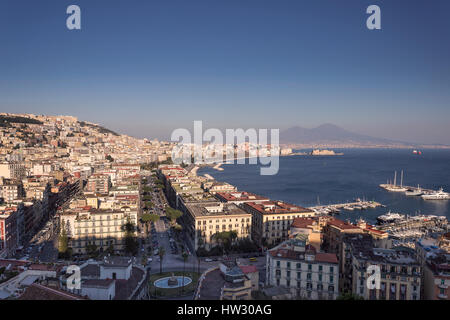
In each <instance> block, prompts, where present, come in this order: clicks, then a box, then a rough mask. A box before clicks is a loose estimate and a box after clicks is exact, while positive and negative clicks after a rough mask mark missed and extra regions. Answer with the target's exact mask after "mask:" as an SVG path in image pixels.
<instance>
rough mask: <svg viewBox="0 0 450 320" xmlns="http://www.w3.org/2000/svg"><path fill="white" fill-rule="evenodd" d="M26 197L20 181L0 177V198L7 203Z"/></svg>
mask: <svg viewBox="0 0 450 320" xmlns="http://www.w3.org/2000/svg"><path fill="white" fill-rule="evenodd" d="M24 196H25V190H24V188H23V184H22V182H21V181H20V180H12V179H5V178H3V177H0V198H3V201H5V202H12V201H14V200H17V199H20V198H22V197H24Z"/></svg>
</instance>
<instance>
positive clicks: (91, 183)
mask: <svg viewBox="0 0 450 320" xmlns="http://www.w3.org/2000/svg"><path fill="white" fill-rule="evenodd" d="M110 186H111V180H110V177H109V175H106V174H98V173H97V174H93V175H91V176H90V177H89V179H88V181H87V184H86V191H88V192H93V193H97V194H108V193H109V188H110Z"/></svg>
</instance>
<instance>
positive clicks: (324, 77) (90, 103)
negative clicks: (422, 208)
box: [0, 0, 450, 144]
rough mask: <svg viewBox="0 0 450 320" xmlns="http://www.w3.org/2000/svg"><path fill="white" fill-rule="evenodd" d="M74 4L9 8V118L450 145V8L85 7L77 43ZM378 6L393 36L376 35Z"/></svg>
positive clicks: (142, 132) (3, 20) (2, 57)
mask: <svg viewBox="0 0 450 320" xmlns="http://www.w3.org/2000/svg"><path fill="white" fill-rule="evenodd" d="M70 4H73V3H71V2H68V1H62V2H60V3H57V4H55V3H54V2H51V1H40V2H39V3H32V4H28V3H26V5H25V1H14V2H13V1H4V2H2V4H1V5H0V8H1V10H0V30H1V31H0V37H1V39H2V40H3V41H2V42H3V43H4V44H5V48H4V50H2V51H1V52H0V61H1V62H0V65H1V69H2V72H1V75H0V111H1V112H9V113H34V114H54V115H59V114H66V115H73V116H77V117H78V118H79V119H80V120H88V121H92V122H96V123H99V124H102V125H104V126H105V127H108V128H110V129H112V130H115V131H118V132H120V133H123V134H129V135H132V136H136V137H147V138H159V139H165V140H168V139H169V138H170V133H171V132H172V130H174V129H176V128H180V127H181V128H190V127H191V126H192V123H193V121H194V120H202V121H204V123H205V125H206V126H208V127H216V128H239V127H242V128H251V127H255V128H280V129H287V128H289V127H293V126H302V127H306V128H312V127H316V126H319V125H321V124H323V123H333V124H336V125H338V126H341V127H343V128H345V129H347V130H350V131H354V132H357V133H362V134H367V135H372V136H375V137H380V138H387V139H393V140H400V141H408V142H416V143H428V144H448V142H447V141H448V136H449V134H450V129H449V128H448V126H447V120H446V119H447V118H448V116H449V115H450V112H449V110H448V102H449V101H450V93H449V92H450V90H448V88H449V84H450V77H449V75H450V62H449V61H448V59H447V57H448V56H449V54H450V45H449V44H448V41H444V39H447V38H448V35H449V33H450V32H449V30H448V28H447V27H446V26H445V18H446V17H445V12H448V10H447V9H448V8H449V4H448V3H446V2H445V1H435V2H433V6H430V5H429V4H428V3H427V2H426V1H413V2H411V1H396V2H395V3H375V2H372V1H347V2H346V3H345V5H344V4H339V3H335V2H333V1H315V2H311V1H302V2H298V1H283V3H282V5H280V3H276V4H275V3H274V2H271V1H258V2H256V1H247V2H242V1H227V2H226V3H224V2H223V3H222V2H213V3H211V2H210V1H190V2H189V3H183V2H181V1H173V2H171V3H170V4H169V3H160V2H151V3H146V4H143V3H140V2H137V1H135V2H127V4H126V5H125V4H124V3H111V4H110V3H109V2H106V1H98V2H96V3H90V2H88V1H83V0H81V1H77V3H76V4H77V5H79V6H80V8H81V12H82V30H79V31H70V30H67V28H66V26H65V20H66V18H67V14H66V13H65V11H66V8H67V6H68V5H70ZM371 4H378V5H379V6H380V7H381V12H382V29H381V30H373V31H370V30H368V29H367V28H366V27H365V21H366V19H367V17H368V15H367V14H366V12H365V9H366V8H367V7H368V6H369V5H371ZM205 26H208V27H207V28H206V27H205Z"/></svg>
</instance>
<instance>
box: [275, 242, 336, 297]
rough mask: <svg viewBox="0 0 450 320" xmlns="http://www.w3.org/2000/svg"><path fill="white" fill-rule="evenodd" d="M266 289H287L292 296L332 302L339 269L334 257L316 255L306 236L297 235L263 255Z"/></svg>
mask: <svg viewBox="0 0 450 320" xmlns="http://www.w3.org/2000/svg"><path fill="white" fill-rule="evenodd" d="M266 259H267V260H266V285H267V286H275V287H283V288H286V289H288V290H289V291H290V292H291V294H292V296H296V297H300V298H304V299H312V300H335V299H336V298H337V297H338V294H339V265H338V260H337V256H336V254H334V253H323V252H318V251H317V250H316V249H315V248H314V247H313V246H311V245H310V244H308V240H307V236H306V235H297V236H296V238H294V239H289V240H286V241H284V242H282V243H281V244H279V245H278V246H276V247H274V248H272V249H271V250H269V251H268V252H267V257H266Z"/></svg>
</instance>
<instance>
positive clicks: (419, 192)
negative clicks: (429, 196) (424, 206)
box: [405, 186, 423, 197]
mask: <svg viewBox="0 0 450 320" xmlns="http://www.w3.org/2000/svg"><path fill="white" fill-rule="evenodd" d="M405 195H407V196H417V197H418V196H421V195H423V191H422V189H421V188H420V187H419V186H417V189H415V190H414V189H408V190H406V191H405Z"/></svg>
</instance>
